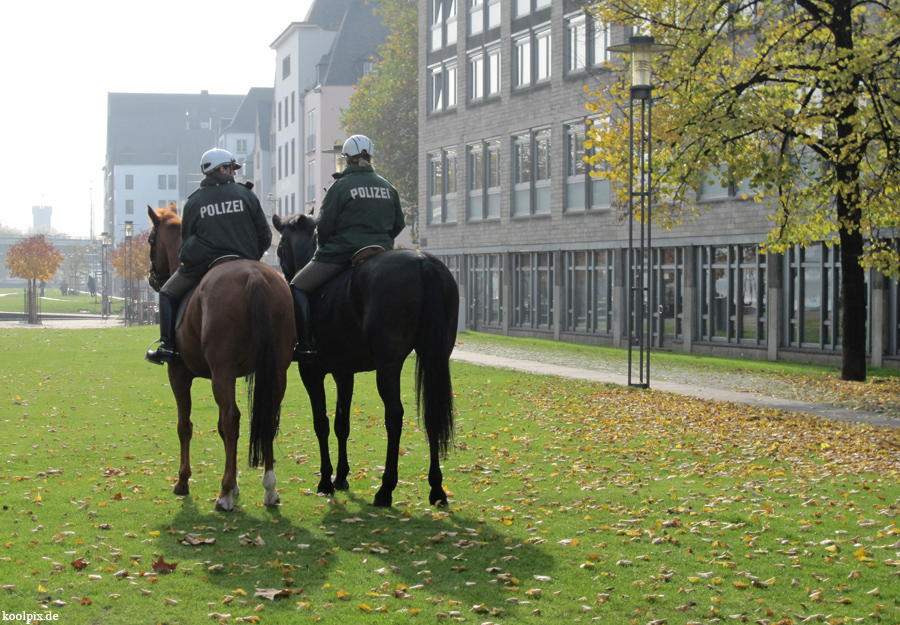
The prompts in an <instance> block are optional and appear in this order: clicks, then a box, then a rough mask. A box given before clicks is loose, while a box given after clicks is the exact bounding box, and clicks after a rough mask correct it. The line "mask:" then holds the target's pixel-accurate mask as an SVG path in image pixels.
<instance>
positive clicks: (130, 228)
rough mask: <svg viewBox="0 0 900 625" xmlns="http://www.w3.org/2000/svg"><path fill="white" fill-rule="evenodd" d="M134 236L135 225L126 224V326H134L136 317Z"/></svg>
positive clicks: (127, 222) (128, 222)
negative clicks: (132, 264) (133, 274)
mask: <svg viewBox="0 0 900 625" xmlns="http://www.w3.org/2000/svg"><path fill="white" fill-rule="evenodd" d="M132 236H134V224H133V223H131V222H130V221H126V222H125V262H126V263H127V265H126V268H125V273H126V275H127V280H128V295H127V297H128V299H127V300H126V301H127V305H126V306H125V310H126V317H125V318H126V322H125V325H128V326H130V325H132V322H131V321H132V316H133V315H134V293H133V291H132V289H133V285H132V282H131V237H132Z"/></svg>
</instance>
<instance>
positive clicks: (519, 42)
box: [513, 35, 532, 87]
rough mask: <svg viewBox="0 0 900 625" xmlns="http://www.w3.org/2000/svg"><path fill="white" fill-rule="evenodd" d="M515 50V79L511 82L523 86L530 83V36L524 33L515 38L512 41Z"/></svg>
mask: <svg viewBox="0 0 900 625" xmlns="http://www.w3.org/2000/svg"><path fill="white" fill-rule="evenodd" d="M513 46H514V50H515V56H516V58H515V61H516V66H515V71H516V75H515V80H514V81H513V84H514V85H515V86H516V87H523V86H526V85H530V84H531V63H532V59H531V36H530V35H526V36H525V37H520V38H519V39H516V40H515V42H514V43H513Z"/></svg>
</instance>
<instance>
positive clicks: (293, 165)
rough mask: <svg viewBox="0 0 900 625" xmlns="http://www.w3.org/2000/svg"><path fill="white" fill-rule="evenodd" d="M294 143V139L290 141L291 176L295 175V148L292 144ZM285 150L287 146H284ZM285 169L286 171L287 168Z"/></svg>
mask: <svg viewBox="0 0 900 625" xmlns="http://www.w3.org/2000/svg"><path fill="white" fill-rule="evenodd" d="M295 141H296V139H291V174H292V175H293V174H296V173H297V150H296V147H297V146H296V145H295V143H294V142H295ZM285 149H287V145H285ZM285 158H287V156H285ZM285 169H287V167H285Z"/></svg>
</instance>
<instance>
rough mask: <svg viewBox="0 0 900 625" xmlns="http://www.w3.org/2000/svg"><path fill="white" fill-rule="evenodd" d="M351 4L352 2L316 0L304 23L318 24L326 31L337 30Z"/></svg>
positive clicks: (344, 0)
mask: <svg viewBox="0 0 900 625" xmlns="http://www.w3.org/2000/svg"><path fill="white" fill-rule="evenodd" d="M350 2H351V0H315V1H314V2H313V3H312V6H311V7H309V11H308V12H307V14H306V19H305V20H304V21H305V22H310V23H313V24H318V25H319V26H321V27H322V28H324V29H326V30H337V28H338V25H339V24H340V23H341V22H342V21H343V20H344V15H345V14H346V13H347V7H348V6H349V5H350Z"/></svg>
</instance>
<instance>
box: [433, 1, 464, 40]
mask: <svg viewBox="0 0 900 625" xmlns="http://www.w3.org/2000/svg"><path fill="white" fill-rule="evenodd" d="M456 2H457V0H430V2H429V6H430V9H431V27H430V30H431V32H430V43H429V50H431V51H435V50H440V49H441V48H443V47H445V46H453V45H455V44H456V28H457V27H456V13H457V11H456Z"/></svg>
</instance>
